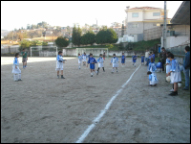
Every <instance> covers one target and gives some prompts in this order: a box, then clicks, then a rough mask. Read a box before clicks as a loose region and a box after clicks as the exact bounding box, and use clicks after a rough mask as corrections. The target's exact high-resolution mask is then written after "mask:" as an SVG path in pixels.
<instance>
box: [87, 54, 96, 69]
mask: <svg viewBox="0 0 191 144" xmlns="http://www.w3.org/2000/svg"><path fill="white" fill-rule="evenodd" d="M95 63H97V61H96V59H95V58H93V57H90V58H89V60H88V64H90V69H95Z"/></svg>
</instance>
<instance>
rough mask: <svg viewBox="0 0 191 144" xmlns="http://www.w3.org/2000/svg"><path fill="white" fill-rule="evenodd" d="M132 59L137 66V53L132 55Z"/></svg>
mask: <svg viewBox="0 0 191 144" xmlns="http://www.w3.org/2000/svg"><path fill="white" fill-rule="evenodd" d="M132 61H133V65H134V66H136V61H137V55H136V53H135V55H134V56H133V57H132Z"/></svg>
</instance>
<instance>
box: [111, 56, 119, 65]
mask: <svg viewBox="0 0 191 144" xmlns="http://www.w3.org/2000/svg"><path fill="white" fill-rule="evenodd" d="M111 63H112V66H113V67H118V63H119V61H118V58H117V57H113V58H112V59H111Z"/></svg>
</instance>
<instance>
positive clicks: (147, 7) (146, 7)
mask: <svg viewBox="0 0 191 144" xmlns="http://www.w3.org/2000/svg"><path fill="white" fill-rule="evenodd" d="M131 9H162V8H157V7H149V6H144V7H134V8H130V10H131Z"/></svg>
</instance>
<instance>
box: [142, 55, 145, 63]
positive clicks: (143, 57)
mask: <svg viewBox="0 0 191 144" xmlns="http://www.w3.org/2000/svg"><path fill="white" fill-rule="evenodd" d="M144 59H145V56H144V54H142V56H141V64H142V65H144Z"/></svg>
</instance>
